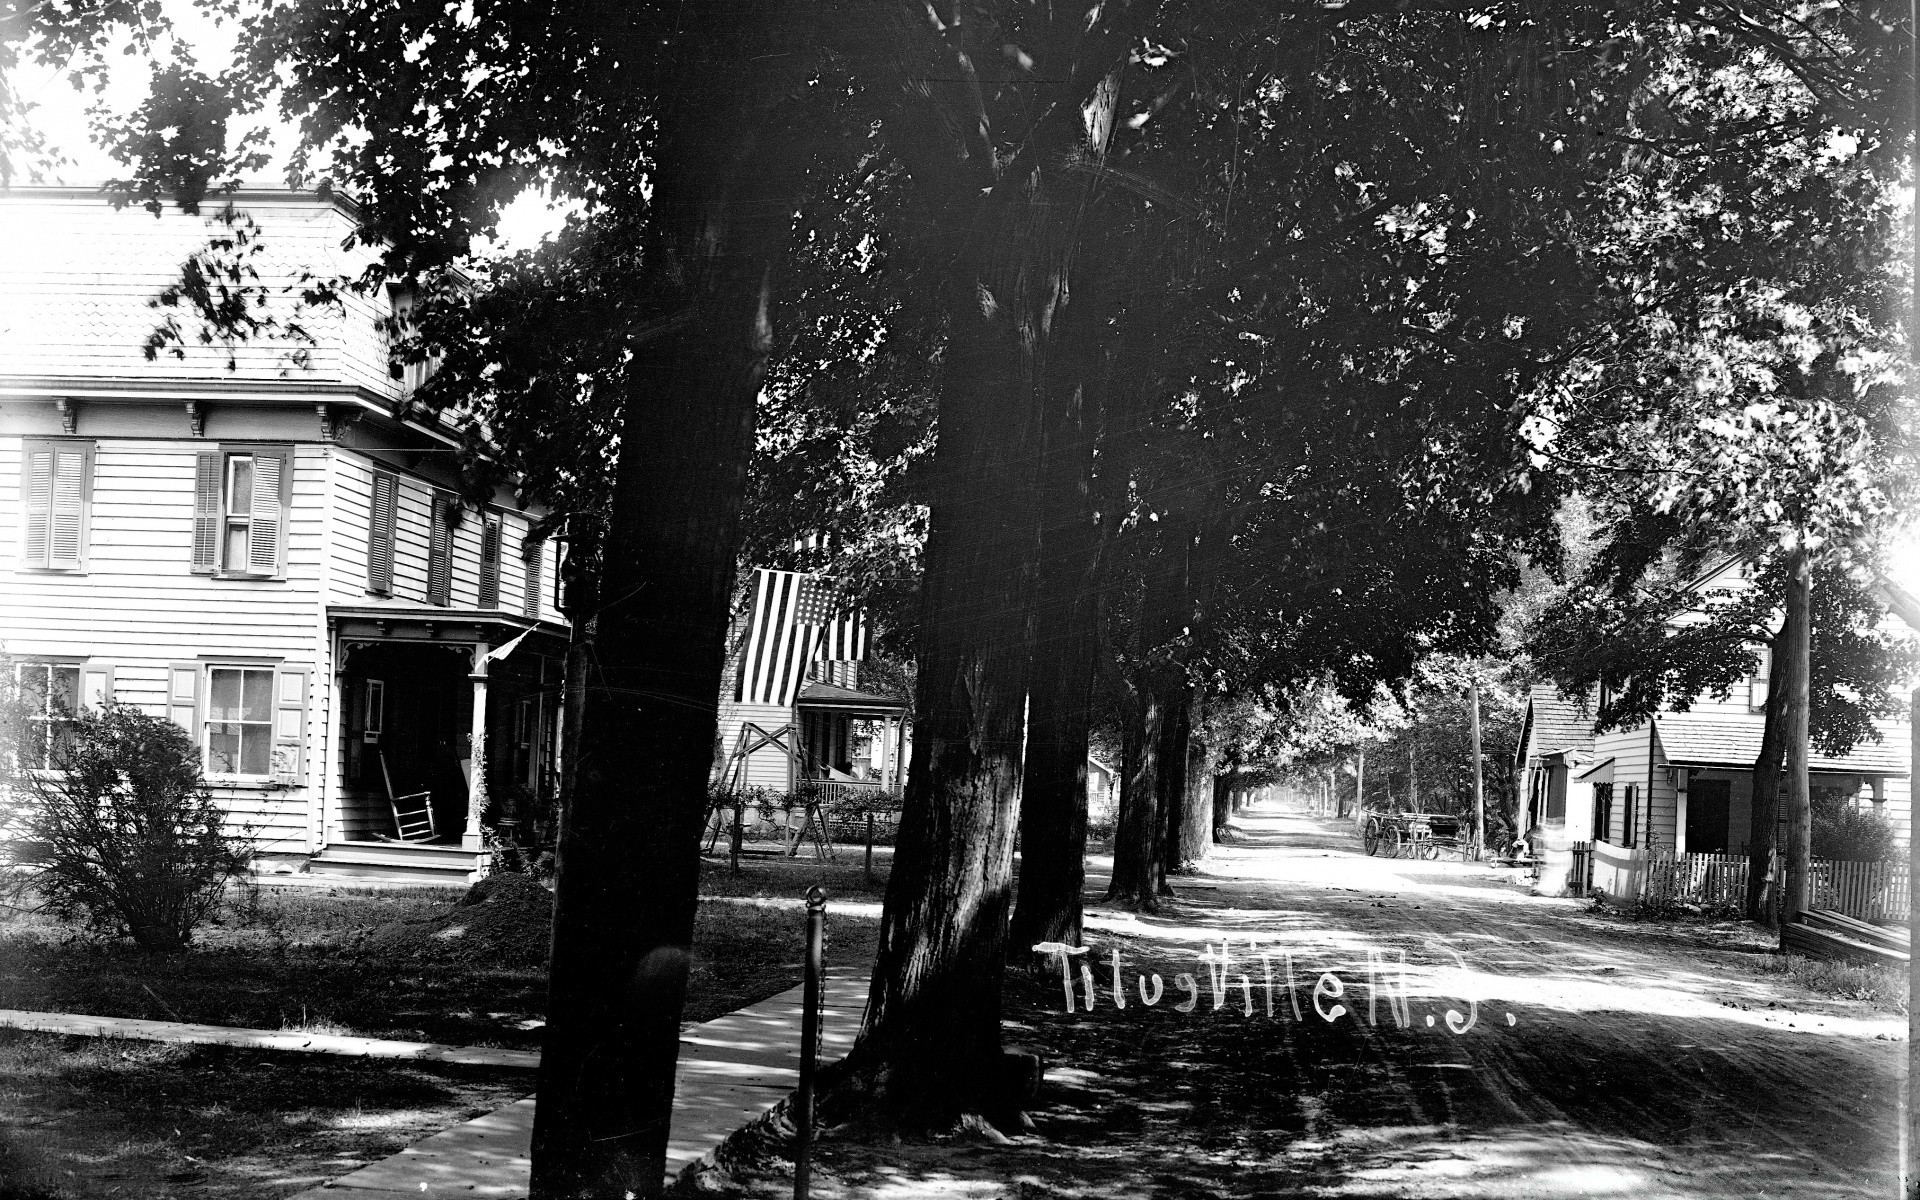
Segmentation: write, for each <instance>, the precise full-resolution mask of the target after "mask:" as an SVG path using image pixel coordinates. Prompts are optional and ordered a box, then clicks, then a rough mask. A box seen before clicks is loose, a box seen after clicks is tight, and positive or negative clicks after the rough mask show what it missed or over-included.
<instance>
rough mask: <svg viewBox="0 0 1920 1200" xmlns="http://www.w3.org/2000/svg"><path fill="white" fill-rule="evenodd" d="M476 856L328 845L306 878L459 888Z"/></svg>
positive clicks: (452, 849)
mask: <svg viewBox="0 0 1920 1200" xmlns="http://www.w3.org/2000/svg"><path fill="white" fill-rule="evenodd" d="M479 862H480V854H479V852H478V851H475V850H462V849H461V848H460V847H458V846H417V845H411V844H409V843H406V842H331V843H329V844H328V845H327V848H326V849H324V850H322V851H321V852H320V853H318V854H316V855H314V857H313V860H312V861H311V862H310V863H309V864H308V866H307V870H308V872H309V873H310V874H313V875H317V876H324V877H328V878H337V879H341V880H348V879H352V880H363V881H375V882H380V883H419V884H462V883H465V882H467V880H468V878H469V877H470V876H471V875H472V874H473V872H474V870H475V869H476V868H477V867H478V866H479Z"/></svg>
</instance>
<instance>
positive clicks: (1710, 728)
mask: <svg viewBox="0 0 1920 1200" xmlns="http://www.w3.org/2000/svg"><path fill="white" fill-rule="evenodd" d="M1875 724H1876V725H1877V726H1878V727H1879V729H1880V740H1879V741H1877V742H1861V743H1860V744H1859V745H1857V746H1855V747H1854V748H1853V753H1851V754H1848V755H1845V756H1844V757H1840V758H1833V757H1829V756H1828V755H1824V754H1820V753H1818V752H1811V753H1809V754H1808V756H1807V767H1808V768H1809V769H1810V770H1814V771H1848V772H1859V773H1862V774H1867V775H1905V774H1907V772H1908V769H1909V766H1908V762H1907V753H1908V752H1907V741H1908V733H1907V726H1906V723H1905V722H1903V721H1877V722H1875ZM1653 726H1654V729H1655V731H1656V732H1657V733H1658V734H1659V736H1660V747H1661V749H1662V750H1664V751H1665V752H1666V757H1667V761H1668V762H1670V763H1673V764H1675V765H1677V766H1699V767H1731V768H1734V769H1735V770H1743V771H1744V770H1751V769H1752V768H1753V760H1754V759H1756V758H1758V757H1760V737H1761V734H1762V733H1763V732H1764V730H1765V728H1766V714H1764V713H1738V712H1683V713H1661V714H1659V715H1658V716H1656V717H1654V719H1653Z"/></svg>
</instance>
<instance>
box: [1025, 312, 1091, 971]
mask: <svg viewBox="0 0 1920 1200" xmlns="http://www.w3.org/2000/svg"><path fill="white" fill-rule="evenodd" d="M1080 291H1081V293H1082V294H1083V295H1082V297H1081V298H1079V299H1077V300H1076V302H1075V303H1073V304H1070V305H1069V306H1067V308H1066V310H1065V312H1064V314H1062V315H1060V316H1057V317H1056V319H1055V328H1056V330H1057V335H1056V345H1055V347H1054V348H1053V353H1052V354H1051V355H1050V357H1049V360H1048V364H1047V368H1048V369H1047V380H1046V388H1047V408H1046V416H1045V438H1046V440H1045V443H1044V446H1043V451H1042V462H1041V468H1040V479H1041V484H1040V487H1041V494H1040V503H1039V505H1038V508H1039V513H1040V570H1039V576H1038V583H1037V588H1038V590H1037V593H1036V595H1035V597H1034V604H1033V610H1032V631H1031V644H1032V647H1033V664H1032V678H1031V680H1030V683H1029V687H1028V697H1027V757H1026V765H1025V775H1024V778H1023V780H1022V784H1021V795H1020V888H1019V894H1018V897H1017V899H1016V901H1015V903H1014V909H1013V923H1012V928H1011V931H1010V934H1009V936H1010V938H1011V942H1010V945H1011V946H1012V948H1013V951H1014V953H1015V955H1016V956H1018V955H1019V954H1021V953H1022V952H1023V950H1024V949H1025V948H1028V947H1032V946H1033V945H1035V944H1037V943H1039V942H1065V943H1067V944H1069V945H1075V946H1077V945H1079V944H1080V918H1081V892H1082V891H1083V890H1084V889H1085V886H1086V852H1087V751H1088V730H1089V726H1090V725H1091V722H1092V717H1093V712H1092V698H1093V676H1094V667H1095V662H1096V656H1097V654H1098V652H1099V650H1098V647H1099V623H1100V598H1099V593H1098V588H1099V581H1100V566H1101V550H1102V542H1103V538H1102V532H1101V530H1100V529H1099V527H1098V526H1097V525H1096V524H1095V521H1096V517H1095V513H1094V500H1093V469H1094V428H1095V425H1096V423H1097V421H1098V417H1099V412H1098V409H1099V406H1100V397H1102V396H1103V395H1104V392H1105V389H1104V387H1103V386H1102V383H1103V380H1102V379H1101V378H1096V374H1097V373H1098V366H1097V364H1096V361H1095V351H1096V349H1097V346H1096V342H1097V338H1098V335H1099V333H1100V321H1099V316H1100V311H1101V305H1100V304H1099V303H1098V302H1096V301H1094V300H1093V298H1092V295H1091V291H1092V289H1089V288H1084V287H1083V288H1081V289H1080Z"/></svg>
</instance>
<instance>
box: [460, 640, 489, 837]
mask: <svg viewBox="0 0 1920 1200" xmlns="http://www.w3.org/2000/svg"><path fill="white" fill-rule="evenodd" d="M491 649H493V647H492V646H490V645H488V644H487V643H485V642H477V643H475V644H474V647H473V672H472V674H470V675H468V676H467V678H468V679H470V680H472V681H473V720H472V725H471V733H470V734H469V735H468V749H467V753H468V754H470V755H472V758H471V759H469V760H468V768H467V828H466V832H465V833H463V834H462V835H461V836H460V848H461V849H462V850H478V849H480V814H481V812H483V811H484V810H485V809H486V807H487V652H488V651H489V650H491Z"/></svg>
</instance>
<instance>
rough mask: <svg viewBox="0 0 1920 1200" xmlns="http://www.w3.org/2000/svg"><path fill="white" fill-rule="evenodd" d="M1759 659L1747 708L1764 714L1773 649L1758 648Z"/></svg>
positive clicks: (1749, 679) (1749, 691) (1748, 688)
mask: <svg viewBox="0 0 1920 1200" xmlns="http://www.w3.org/2000/svg"><path fill="white" fill-rule="evenodd" d="M1759 658H1760V662H1759V665H1758V666H1756V667H1755V668H1754V669H1753V675H1752V676H1751V677H1749V678H1748V680H1747V707H1748V708H1749V709H1752V710H1753V711H1754V712H1765V711H1766V707H1767V685H1768V683H1769V682H1771V680H1770V679H1769V676H1771V675H1772V674H1773V647H1771V646H1762V647H1760V654H1759ZM1689 844H1691V843H1689Z"/></svg>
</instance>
